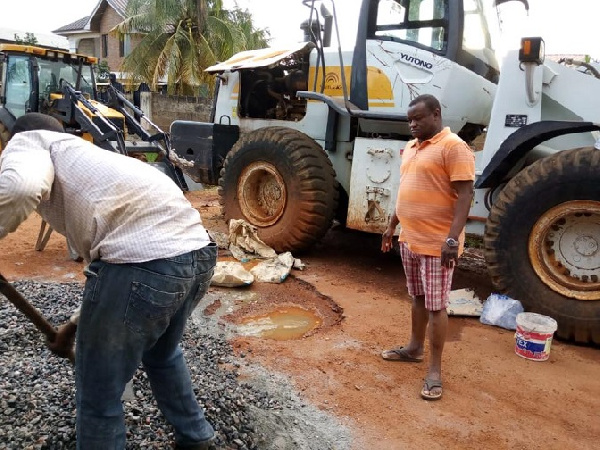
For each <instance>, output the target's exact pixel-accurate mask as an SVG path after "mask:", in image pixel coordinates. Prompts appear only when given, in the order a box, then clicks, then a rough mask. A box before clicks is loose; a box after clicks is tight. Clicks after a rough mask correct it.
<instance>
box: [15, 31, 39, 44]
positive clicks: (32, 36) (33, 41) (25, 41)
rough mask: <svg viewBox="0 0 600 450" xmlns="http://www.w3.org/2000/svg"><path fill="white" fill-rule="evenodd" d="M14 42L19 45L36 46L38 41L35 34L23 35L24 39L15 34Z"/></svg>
mask: <svg viewBox="0 0 600 450" xmlns="http://www.w3.org/2000/svg"><path fill="white" fill-rule="evenodd" d="M15 42H16V43H17V44H19V45H37V44H38V40H37V37H36V36H35V34H33V33H25V37H24V38H21V36H19V35H18V34H16V33H15Z"/></svg>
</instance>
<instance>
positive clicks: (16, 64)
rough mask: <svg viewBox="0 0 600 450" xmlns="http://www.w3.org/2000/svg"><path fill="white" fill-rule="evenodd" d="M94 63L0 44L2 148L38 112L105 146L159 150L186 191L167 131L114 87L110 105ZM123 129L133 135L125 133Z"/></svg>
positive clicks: (134, 152) (132, 151) (134, 151)
mask: <svg viewBox="0 0 600 450" xmlns="http://www.w3.org/2000/svg"><path fill="white" fill-rule="evenodd" d="M96 63H97V59H96V58H94V57H90V56H85V55H79V54H74V53H70V52H68V51H65V50H59V49H49V48H42V47H36V46H29V45H18V44H0V77H1V78H0V83H1V86H0V151H1V149H2V148H3V147H4V146H5V145H6V142H7V140H8V138H9V136H10V131H11V130H12V127H13V124H14V122H15V120H16V119H17V118H18V117H20V116H22V115H24V114H25V113H27V112H39V113H42V114H48V115H50V116H52V117H55V118H56V119H58V120H59V121H60V122H61V123H62V124H63V126H64V128H65V131H66V132H68V133H72V134H75V135H77V136H81V137H82V138H84V139H86V140H89V141H91V142H94V143H95V144H96V145H98V146H99V147H102V148H104V149H106V150H111V151H115V152H118V153H121V154H124V155H129V156H136V157H142V158H143V155H144V154H145V153H158V154H159V160H160V162H159V163H158V164H160V165H161V166H164V167H162V168H161V170H163V171H164V172H165V173H167V174H168V175H169V176H170V177H171V178H172V179H173V180H174V181H175V182H176V183H177V184H178V185H179V187H180V188H181V189H183V190H187V184H186V181H185V179H184V177H183V173H182V172H181V170H180V169H179V168H177V167H176V166H175V165H174V164H173V162H172V161H171V160H170V158H169V156H170V140H169V136H168V134H167V133H165V132H163V131H162V130H160V129H159V128H158V127H157V126H156V125H154V124H153V123H152V122H151V121H150V120H149V119H148V118H147V117H146V116H145V115H144V113H143V112H142V111H141V110H139V109H138V108H136V107H135V106H134V105H133V104H131V102H129V101H128V100H127V99H126V98H125V96H123V95H122V93H120V92H118V91H117V90H116V89H114V88H113V87H112V86H109V87H108V93H109V97H110V102H109V105H106V104H104V103H102V102H100V101H99V98H98V90H97V86H96V78H95V73H94V67H95V64H96ZM138 118H139V119H138ZM141 121H145V122H146V125H147V126H142V122H141ZM147 129H150V130H154V133H150V132H148V131H147ZM127 130H133V132H134V133H135V135H134V136H128V135H127Z"/></svg>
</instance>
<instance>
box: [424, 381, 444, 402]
mask: <svg viewBox="0 0 600 450" xmlns="http://www.w3.org/2000/svg"><path fill="white" fill-rule="evenodd" d="M434 388H440V392H439V394H432V393H431V390H432V389H434ZM421 397H422V398H423V399H424V400H439V399H440V398H442V380H432V379H431V378H425V384H424V385H423V389H421Z"/></svg>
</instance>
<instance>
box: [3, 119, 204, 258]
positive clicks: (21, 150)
mask: <svg viewBox="0 0 600 450" xmlns="http://www.w3.org/2000/svg"><path fill="white" fill-rule="evenodd" d="M36 209H37V211H38V213H39V214H40V215H41V216H42V218H43V219H44V220H46V222H48V224H49V225H50V226H51V227H52V228H53V229H54V230H56V231H57V232H59V233H61V234H63V235H64V236H66V238H67V240H68V242H69V243H70V244H71V246H72V247H73V249H74V250H75V251H76V252H77V253H78V254H79V255H80V256H81V257H83V258H84V259H85V260H86V261H88V262H90V261H93V260H96V259H101V260H103V261H106V262H109V263H115V264H121V263H136V262H144V261H150V260H154V259H161V258H169V257H173V256H178V255H181V254H184V253H187V252H189V251H192V250H197V249H200V248H202V247H204V246H205V245H207V244H208V243H209V242H210V239H209V236H208V233H207V231H206V230H205V228H204V227H203V226H202V220H201V218H200V214H199V213H198V211H197V210H196V209H194V208H193V207H192V205H191V204H190V203H189V201H188V200H187V199H186V198H185V196H184V195H183V193H182V192H181V190H180V189H179V188H178V187H177V185H176V184H175V183H174V182H173V181H172V180H171V179H170V178H169V177H168V176H167V175H165V174H163V173H162V172H160V171H159V170H157V169H155V168H154V167H152V166H151V165H149V164H146V163H144V162H142V161H139V160H137V159H135V158H131V157H127V156H124V155H120V154H117V153H114V152H111V151H107V150H103V149H100V148H98V147H96V146H94V145H93V144H91V143H89V142H87V141H85V140H83V139H81V138H79V137H77V136H73V135H70V134H67V133H56V132H52V131H45V130H39V131H26V132H22V133H17V134H16V135H15V136H14V137H13V138H12V139H11V140H10V142H9V143H8V145H7V146H6V148H5V149H4V151H3V152H2V154H1V155H0V239H1V238H3V237H4V236H6V235H7V234H8V233H10V232H12V231H15V229H16V228H17V227H18V226H19V224H20V223H22V222H23V221H24V220H25V219H26V218H27V217H28V216H29V215H30V214H31V213H32V212H33V211H34V210H36Z"/></svg>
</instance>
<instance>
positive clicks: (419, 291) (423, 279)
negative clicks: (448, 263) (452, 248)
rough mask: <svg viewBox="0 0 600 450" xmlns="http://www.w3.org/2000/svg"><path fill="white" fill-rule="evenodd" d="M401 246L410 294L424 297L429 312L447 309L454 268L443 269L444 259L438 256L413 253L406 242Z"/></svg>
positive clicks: (401, 243)
mask: <svg viewBox="0 0 600 450" xmlns="http://www.w3.org/2000/svg"><path fill="white" fill-rule="evenodd" d="M399 244H400V256H401V257H402V265H403V266H404V273H405V275H406V286H407V287H408V294H409V295H410V296H412V297H415V296H417V295H424V296H425V308H426V309H427V310H429V311H440V310H442V309H445V308H447V307H448V303H449V295H450V288H451V286H452V274H453V273H454V267H452V268H451V269H448V268H447V267H443V266H442V259H441V258H440V257H438V256H428V255H420V254H418V253H414V252H412V251H411V250H409V249H408V245H407V244H406V242H400V243H399Z"/></svg>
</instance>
